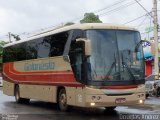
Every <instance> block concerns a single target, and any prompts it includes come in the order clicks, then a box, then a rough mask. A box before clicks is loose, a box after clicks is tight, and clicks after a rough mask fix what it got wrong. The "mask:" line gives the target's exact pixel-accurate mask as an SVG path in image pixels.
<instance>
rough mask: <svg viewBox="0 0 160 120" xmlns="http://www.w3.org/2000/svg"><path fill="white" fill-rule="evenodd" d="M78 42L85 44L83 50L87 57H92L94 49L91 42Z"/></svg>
mask: <svg viewBox="0 0 160 120" xmlns="http://www.w3.org/2000/svg"><path fill="white" fill-rule="evenodd" d="M76 42H77V43H82V44H84V48H83V49H84V52H85V56H91V52H92V49H91V41H90V40H88V39H85V38H78V39H76Z"/></svg>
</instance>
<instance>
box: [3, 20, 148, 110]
mask: <svg viewBox="0 0 160 120" xmlns="http://www.w3.org/2000/svg"><path fill="white" fill-rule="evenodd" d="M144 76H145V68H144V55H143V49H142V44H141V37H140V33H139V32H138V31H137V30H136V29H134V28H130V27H126V26H123V25H112V24H105V23H85V24H74V25H70V26H65V27H62V28H58V29H54V30H50V31H46V32H43V33H40V34H37V35H34V36H32V37H30V38H27V39H25V40H20V41H16V42H13V43H9V44H7V45H5V46H4V48H3V80H4V82H3V93H4V94H6V95H9V96H15V100H16V102H17V103H27V102H29V101H30V99H36V100H41V101H46V102H52V103H57V105H58V106H59V108H60V110H62V111H66V110H68V108H69V107H70V106H77V107H87V108H88V107H91V108H95V107H104V108H106V109H109V110H113V109H114V108H115V107H116V106H124V105H138V104H143V103H144V100H145V87H144V83H145V79H144Z"/></svg>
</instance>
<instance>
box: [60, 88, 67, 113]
mask: <svg viewBox="0 0 160 120" xmlns="http://www.w3.org/2000/svg"><path fill="white" fill-rule="evenodd" d="M58 106H59V108H60V110H61V111H67V110H68V105H67V94H66V90H65V89H64V88H62V89H60V91H59V94H58Z"/></svg>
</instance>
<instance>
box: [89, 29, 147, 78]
mask: <svg viewBox="0 0 160 120" xmlns="http://www.w3.org/2000/svg"><path fill="white" fill-rule="evenodd" d="M86 36H87V39H90V40H91V46H92V54H91V56H90V57H89V62H90V64H91V78H92V80H98V81H101V80H104V81H134V80H142V79H143V78H144V59H143V50H142V46H141V45H140V46H139V47H138V51H135V47H136V45H137V44H138V43H139V41H140V34H139V32H137V31H130V30H104V29H103V30H98V29H97V30H87V31H86Z"/></svg>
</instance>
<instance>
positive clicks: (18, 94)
mask: <svg viewBox="0 0 160 120" xmlns="http://www.w3.org/2000/svg"><path fill="white" fill-rule="evenodd" d="M14 96H15V100H16V102H17V103H29V101H30V99H26V98H21V97H20V91H19V86H18V85H16V87H15V90H14Z"/></svg>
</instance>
